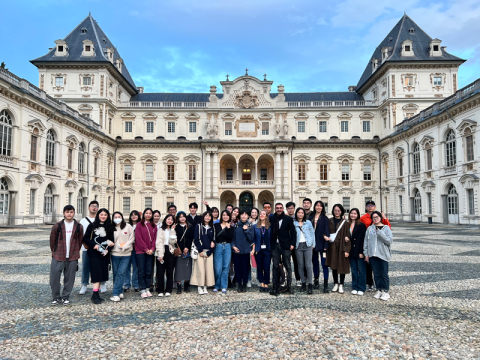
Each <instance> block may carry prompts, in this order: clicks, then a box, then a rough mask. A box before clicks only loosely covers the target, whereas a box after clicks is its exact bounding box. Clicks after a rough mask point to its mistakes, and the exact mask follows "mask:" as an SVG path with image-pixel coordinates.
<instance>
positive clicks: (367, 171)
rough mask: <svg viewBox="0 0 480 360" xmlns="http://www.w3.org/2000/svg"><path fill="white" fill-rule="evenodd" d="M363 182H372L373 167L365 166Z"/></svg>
mask: <svg viewBox="0 0 480 360" xmlns="http://www.w3.org/2000/svg"><path fill="white" fill-rule="evenodd" d="M363 180H365V181H370V180H372V165H363Z"/></svg>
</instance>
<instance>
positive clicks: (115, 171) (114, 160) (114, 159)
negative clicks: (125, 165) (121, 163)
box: [112, 141, 118, 213]
mask: <svg viewBox="0 0 480 360" xmlns="http://www.w3.org/2000/svg"><path fill="white" fill-rule="evenodd" d="M115 143H116V145H115V155H114V156H113V211H115V195H116V192H117V184H116V181H117V149H118V143H117V142H116V141H115ZM113 211H112V213H113Z"/></svg>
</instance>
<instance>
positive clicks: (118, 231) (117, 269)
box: [110, 211, 135, 302]
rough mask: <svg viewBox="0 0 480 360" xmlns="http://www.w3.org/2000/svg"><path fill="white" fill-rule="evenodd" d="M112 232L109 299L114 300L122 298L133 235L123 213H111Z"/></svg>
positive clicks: (133, 239) (131, 228)
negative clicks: (111, 274) (111, 279)
mask: <svg viewBox="0 0 480 360" xmlns="http://www.w3.org/2000/svg"><path fill="white" fill-rule="evenodd" d="M113 223H114V224H115V231H114V232H113V237H114V243H115V246H114V247H113V248H112V270H113V292H112V297H111V298H110V300H112V301H114V302H118V301H120V299H123V284H124V282H125V273H126V272H127V267H128V265H129V264H130V258H131V256H132V250H133V243H134V241H135V235H134V231H133V227H132V226H131V225H130V224H127V223H126V222H125V219H124V218H123V214H122V213H121V212H119V211H115V212H114V213H113Z"/></svg>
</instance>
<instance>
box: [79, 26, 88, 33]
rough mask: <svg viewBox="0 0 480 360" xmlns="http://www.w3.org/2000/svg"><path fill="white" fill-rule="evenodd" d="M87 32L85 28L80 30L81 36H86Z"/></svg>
mask: <svg viewBox="0 0 480 360" xmlns="http://www.w3.org/2000/svg"><path fill="white" fill-rule="evenodd" d="M87 31H88V30H87V28H84V27H83V28H82V29H81V30H80V33H81V34H86V33H87Z"/></svg>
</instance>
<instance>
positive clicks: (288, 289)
mask: <svg viewBox="0 0 480 360" xmlns="http://www.w3.org/2000/svg"><path fill="white" fill-rule="evenodd" d="M287 291H288V293H289V294H290V295H293V294H294V293H295V292H294V290H293V287H292V285H288V286H287Z"/></svg>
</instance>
